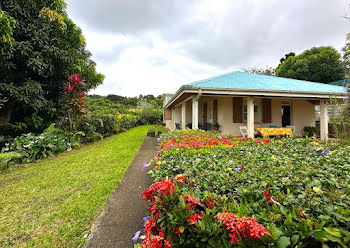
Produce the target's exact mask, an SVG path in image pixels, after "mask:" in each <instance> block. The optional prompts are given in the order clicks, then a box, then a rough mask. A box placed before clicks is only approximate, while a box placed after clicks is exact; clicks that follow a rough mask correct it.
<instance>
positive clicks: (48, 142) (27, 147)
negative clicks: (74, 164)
mask: <svg viewBox="0 0 350 248" xmlns="http://www.w3.org/2000/svg"><path fill="white" fill-rule="evenodd" d="M84 136H85V134H84V133H83V132H81V131H78V132H67V131H64V130H62V129H59V128H55V124H52V125H50V127H48V128H47V129H46V130H45V131H44V132H43V133H41V134H40V135H35V134H32V133H28V134H23V135H21V136H19V137H16V138H14V139H10V140H9V142H8V143H6V144H5V147H4V148H3V149H2V153H0V154H8V153H10V155H11V154H12V155H15V154H20V157H19V158H18V157H17V156H9V155H2V156H8V157H9V158H10V160H9V161H7V163H8V164H14V163H17V162H21V163H30V162H33V161H36V160H38V159H42V158H47V157H51V156H54V155H56V154H57V153H60V152H64V151H71V150H72V149H73V148H75V147H78V146H80V144H81V142H82V141H83V137H84Z"/></svg>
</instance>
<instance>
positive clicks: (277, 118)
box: [218, 97, 315, 135]
mask: <svg viewBox="0 0 350 248" xmlns="http://www.w3.org/2000/svg"><path fill="white" fill-rule="evenodd" d="M254 103H255V104H256V105H258V113H256V114H255V125H259V126H262V127H269V126H278V127H280V126H282V116H281V108H282V104H287V103H289V104H290V105H291V125H292V126H295V134H297V135H301V134H302V133H303V129H304V126H315V105H313V104H311V103H310V102H309V101H307V100H303V99H295V100H283V99H272V101H271V121H272V122H271V123H261V117H262V114H261V101H259V100H255V101H254ZM244 104H245V101H244ZM232 112H233V111H232V98H231V97H220V98H218V123H219V125H220V130H221V131H222V132H223V133H232V134H236V135H241V133H240V130H239V126H246V125H247V123H246V122H243V123H233V122H232Z"/></svg>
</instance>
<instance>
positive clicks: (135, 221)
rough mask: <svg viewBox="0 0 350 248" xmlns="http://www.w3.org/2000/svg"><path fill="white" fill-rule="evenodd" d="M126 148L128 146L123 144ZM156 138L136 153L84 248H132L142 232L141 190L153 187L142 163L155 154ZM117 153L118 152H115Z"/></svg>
mask: <svg viewBox="0 0 350 248" xmlns="http://www.w3.org/2000/svg"><path fill="white" fill-rule="evenodd" d="M125 145H126V146H127V145H128V144H125ZM156 147H157V139H156V138H152V137H148V136H146V138H145V140H144V141H143V143H142V145H141V147H140V150H139V152H138V153H137V155H136V156H135V158H134V160H133V162H132V164H131V165H130V167H129V168H128V170H127V171H126V173H125V175H124V177H123V179H122V180H121V182H120V184H119V185H118V187H117V188H116V191H115V192H114V193H113V195H112V197H111V198H110V199H109V201H108V203H107V206H106V207H105V209H104V210H103V212H102V214H101V215H100V216H99V217H98V219H97V221H96V223H95V225H94V227H93V230H92V233H91V236H90V238H89V241H88V242H87V243H86V244H85V247H86V248H94V247H116V248H119V247H120V248H127V247H134V246H133V243H132V241H131V238H132V237H133V236H134V233H135V232H136V231H138V230H141V229H142V227H141V226H142V225H143V219H142V218H143V217H144V216H145V215H146V202H144V201H142V200H141V197H142V191H143V189H144V188H146V187H148V186H149V185H151V184H152V178H151V177H150V176H149V175H148V174H147V171H148V170H150V169H151V168H153V167H152V166H149V167H148V168H146V170H145V171H141V168H142V165H143V162H149V161H150V160H151V159H152V158H153V157H154V156H155V155H156V154H157V148H156ZM116 152H118V151H116Z"/></svg>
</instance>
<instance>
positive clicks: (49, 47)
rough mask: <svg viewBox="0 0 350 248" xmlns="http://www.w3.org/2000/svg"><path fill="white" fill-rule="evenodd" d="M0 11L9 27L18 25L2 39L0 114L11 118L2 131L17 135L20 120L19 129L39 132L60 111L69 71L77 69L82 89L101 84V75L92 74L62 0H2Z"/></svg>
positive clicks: (0, 127) (80, 38)
mask: <svg viewBox="0 0 350 248" xmlns="http://www.w3.org/2000/svg"><path fill="white" fill-rule="evenodd" d="M0 9H1V11H2V12H1V15H4V13H5V14H6V19H7V20H13V22H11V21H10V22H11V23H12V24H11V23H10V24H11V25H12V26H11V25H10V26H11V27H13V25H14V23H15V25H16V26H15V28H12V29H11V30H10V29H8V28H7V30H8V31H7V34H9V35H10V37H12V38H13V42H12V44H11V42H8V41H7V40H8V39H9V38H8V39H1V40H0V92H1V93H2V94H3V95H4V96H5V97H6V98H7V99H8V101H7V102H6V103H5V104H4V106H3V108H2V109H0V118H1V117H2V116H8V117H9V118H8V121H7V123H6V124H5V125H0V134H1V133H6V134H9V133H12V134H13V135H15V134H17V133H18V132H19V131H18V126H19V125H18V124H19V123H21V125H20V126H21V127H22V130H21V132H28V131H31V132H35V131H37V132H40V131H41V130H42V129H44V128H46V127H47V125H48V124H49V123H50V122H52V121H55V119H56V118H57V116H59V115H60V114H61V113H63V109H64V108H63V104H62V103H61V98H62V95H63V87H62V86H63V84H64V82H65V80H66V78H67V75H69V74H74V73H79V74H80V75H81V77H82V78H84V79H85V84H84V87H85V89H84V91H88V90H90V89H93V88H95V87H96V86H97V85H99V84H101V83H102V82H103V79H104V76H103V75H102V74H99V73H97V72H96V70H95V62H94V61H92V60H91V59H90V57H91V54H90V52H89V51H87V50H86V49H85V39H84V37H83V35H82V31H81V30H80V28H78V27H77V26H76V25H75V24H74V23H73V21H72V20H71V19H69V17H68V15H67V12H66V4H65V2H64V1H63V0H50V1H48V0H2V1H1V2H0ZM4 18H5V17H4ZM4 18H3V17H1V19H0V21H1V25H2V23H3V19H4ZM7 24H8V22H7ZM0 30H1V31H2V30H3V26H1V27H0ZM9 30H10V31H11V32H10V31H9ZM1 35H2V34H1ZM1 37H2V36H1ZM38 120H40V121H38Z"/></svg>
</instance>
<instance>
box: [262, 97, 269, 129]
mask: <svg viewBox="0 0 350 248" xmlns="http://www.w3.org/2000/svg"><path fill="white" fill-rule="evenodd" d="M261 103H262V122H263V123H271V99H267V98H263V99H262V102H261Z"/></svg>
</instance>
